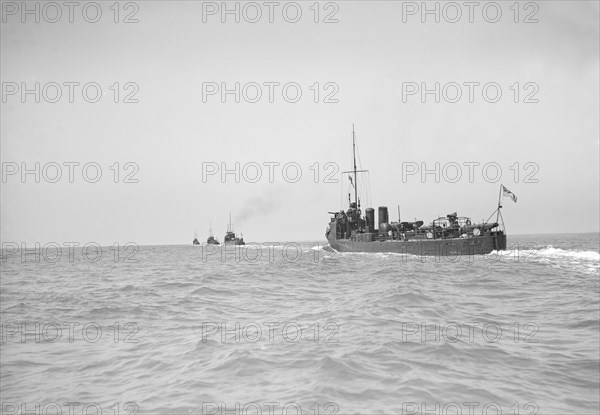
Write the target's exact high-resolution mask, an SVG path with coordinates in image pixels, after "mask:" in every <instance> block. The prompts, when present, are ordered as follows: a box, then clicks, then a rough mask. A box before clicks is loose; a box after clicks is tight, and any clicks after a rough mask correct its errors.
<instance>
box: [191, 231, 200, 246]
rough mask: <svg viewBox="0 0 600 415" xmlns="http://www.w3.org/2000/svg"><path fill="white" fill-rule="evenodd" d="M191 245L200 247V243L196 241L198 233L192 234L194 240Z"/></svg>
mask: <svg viewBox="0 0 600 415" xmlns="http://www.w3.org/2000/svg"><path fill="white" fill-rule="evenodd" d="M192 244H193V245H200V241H199V240H198V232H194V240H193V241H192Z"/></svg>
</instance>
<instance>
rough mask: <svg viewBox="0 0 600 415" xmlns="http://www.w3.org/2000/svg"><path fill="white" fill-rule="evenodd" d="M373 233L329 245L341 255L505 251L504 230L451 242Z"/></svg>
mask: <svg viewBox="0 0 600 415" xmlns="http://www.w3.org/2000/svg"><path fill="white" fill-rule="evenodd" d="M369 235H373V234H366V233H363V234H358V235H357V238H356V239H359V240H352V239H334V238H329V237H328V239H327V240H328V241H329V246H331V247H332V248H333V249H335V250H336V251H338V252H389V253H397V254H405V255H417V256H459V255H485V254H489V253H490V252H492V251H500V250H505V249H506V235H505V234H504V232H502V231H497V232H490V233H488V234H485V235H481V236H473V237H468V238H450V239H413V240H408V241H399V240H389V239H378V238H377V237H371V236H369Z"/></svg>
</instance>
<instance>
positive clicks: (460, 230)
mask: <svg viewBox="0 0 600 415" xmlns="http://www.w3.org/2000/svg"><path fill="white" fill-rule="evenodd" d="M352 155H353V161H354V166H353V169H352V170H351V171H347V172H343V173H352V174H353V175H354V181H353V180H352V176H348V178H349V179H350V182H351V183H352V186H353V187H354V202H352V201H351V200H350V194H348V203H349V209H348V210H347V211H346V212H344V211H343V210H340V211H339V212H329V213H330V214H332V215H333V216H332V217H331V219H330V222H329V225H328V226H327V230H326V232H325V237H326V238H327V241H328V242H329V245H330V246H331V247H332V248H333V249H335V250H336V251H339V252H396V253H406V254H412V255H427V256H448V255H452V256H455V255H483V254H489V253H490V252H492V251H494V250H505V249H506V234H505V229H504V219H502V214H501V212H500V209H501V207H502V205H501V204H500V196H499V197H498V208H497V209H496V210H495V211H494V213H495V214H496V221H495V222H493V223H490V222H488V221H489V219H490V218H491V217H492V216H493V215H494V213H492V215H491V216H490V218H488V221H485V222H483V223H478V224H473V223H472V222H471V219H470V218H468V217H466V216H458V215H457V214H456V212H454V213H450V214H448V215H446V216H445V217H439V218H437V219H435V220H433V221H432V222H431V224H429V225H427V226H423V221H421V220H418V221H417V220H415V222H401V221H400V209H399V208H398V222H391V223H390V221H389V217H388V208H387V206H380V207H379V211H378V216H379V218H378V221H377V223H376V222H375V210H374V209H373V208H371V207H368V208H367V209H365V215H364V216H361V213H362V212H361V209H360V199H359V198H358V190H357V173H359V172H366V170H357V169H356V142H355V137H354V126H352ZM500 189H501V190H500V195H502V194H504V195H508V196H510V197H511V199H512V200H513V201H515V202H516V196H515V195H514V194H513V193H512V192H510V191H509V190H508V189H506V188H505V187H504V186H501V188H500ZM499 218H500V219H502V222H501V225H499V223H498V219H499Z"/></svg>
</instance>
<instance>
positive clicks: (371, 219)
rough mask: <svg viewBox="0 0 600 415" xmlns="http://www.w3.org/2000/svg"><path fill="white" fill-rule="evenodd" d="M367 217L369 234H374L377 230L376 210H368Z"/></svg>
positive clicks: (366, 211)
mask: <svg viewBox="0 0 600 415" xmlns="http://www.w3.org/2000/svg"><path fill="white" fill-rule="evenodd" d="M365 215H366V218H367V232H373V231H374V230H375V209H373V208H367V209H366V210H365Z"/></svg>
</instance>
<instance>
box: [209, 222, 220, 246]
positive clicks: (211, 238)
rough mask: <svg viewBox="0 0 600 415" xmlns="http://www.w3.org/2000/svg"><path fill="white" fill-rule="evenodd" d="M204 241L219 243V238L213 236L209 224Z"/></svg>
mask: <svg viewBox="0 0 600 415" xmlns="http://www.w3.org/2000/svg"><path fill="white" fill-rule="evenodd" d="M206 243H207V244H208V245H220V243H219V240H218V239H216V238H215V237H214V236H213V233H212V225H211V224H209V226H208V239H207V240H206Z"/></svg>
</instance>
